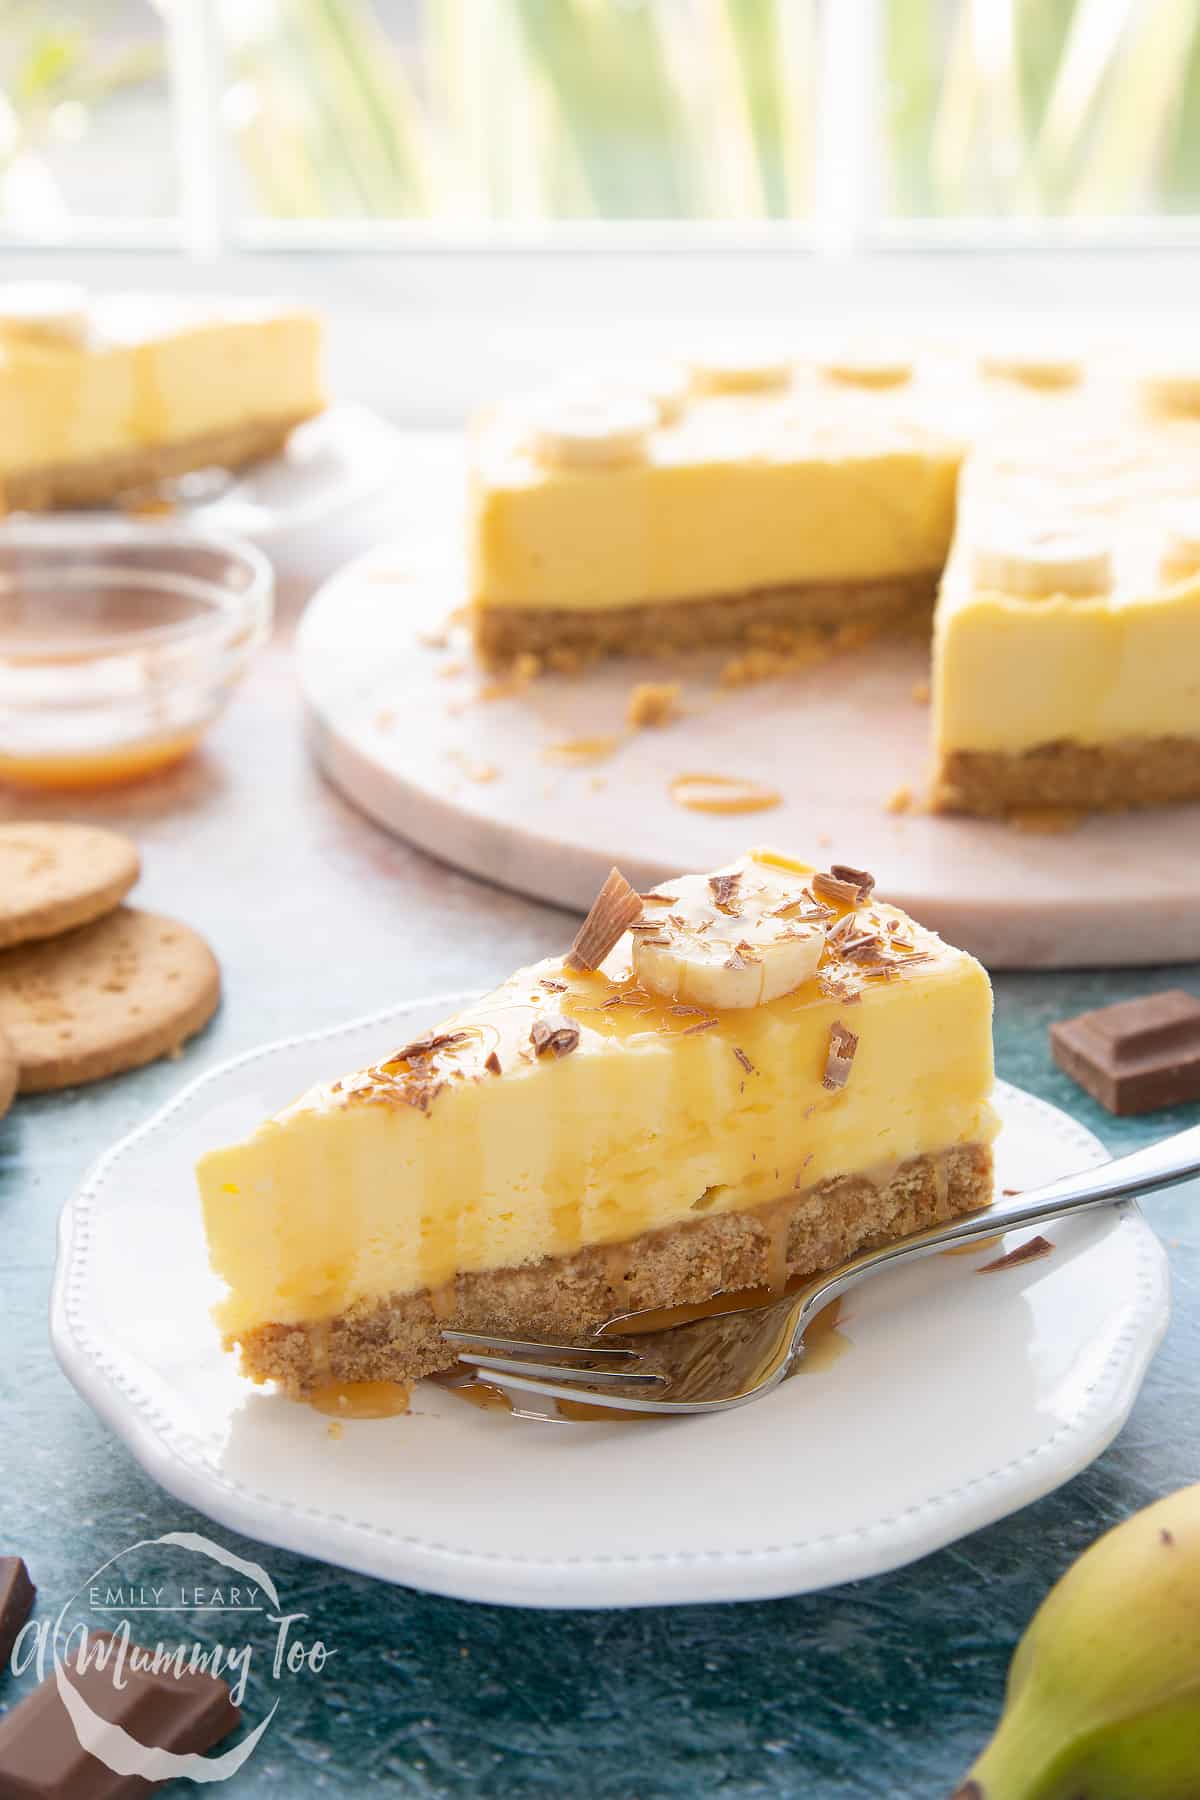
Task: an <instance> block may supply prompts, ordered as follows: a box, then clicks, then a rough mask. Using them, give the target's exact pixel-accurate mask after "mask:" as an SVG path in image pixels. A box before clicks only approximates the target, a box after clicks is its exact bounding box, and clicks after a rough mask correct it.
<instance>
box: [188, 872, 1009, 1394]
mask: <svg viewBox="0 0 1200 1800" xmlns="http://www.w3.org/2000/svg"><path fill="white" fill-rule="evenodd" d="M380 1052H381V1054H380V1057H379V1060H378V1061H377V1062H376V1063H374V1064H373V1065H372V1066H371V1067H369V1068H366V1069H360V1070H358V1071H357V1072H356V1073H354V1074H351V1075H345V1076H342V1077H341V1078H340V1079H336V1080H332V1081H330V1082H329V1083H327V1084H324V1085H322V1086H319V1087H316V1088H313V1089H312V1090H311V1091H310V1092H308V1093H307V1094H305V1095H303V1096H302V1097H301V1098H300V1099H299V1100H297V1101H296V1102H295V1104H294V1105H292V1106H290V1107H289V1108H287V1110H286V1111H284V1112H282V1113H279V1114H278V1115H277V1116H276V1117H274V1118H272V1119H269V1120H268V1121H267V1122H266V1123H265V1124H263V1125H262V1126H261V1127H260V1128H259V1129H258V1130H257V1131H256V1132H255V1133H254V1135H253V1136H252V1137H250V1138H248V1139H246V1140H245V1141H244V1142H242V1143H239V1144H233V1145H231V1146H229V1147H228V1148H225V1149H215V1150H213V1151H211V1152H210V1153H209V1154H208V1155H207V1156H205V1157H204V1158H203V1160H202V1161H201V1163H200V1165H199V1183H200V1191H201V1195H202V1199H203V1210H204V1222H205V1227H206V1230H207V1234H208V1244H209V1252H210V1257H211V1261H212V1266H213V1268H214V1270H215V1271H216V1273H217V1274H218V1276H220V1277H221V1278H222V1280H223V1281H224V1283H225V1294H224V1298H223V1299H222V1300H221V1302H220V1304H219V1307H218V1309H217V1321H218V1325H219V1328H220V1330H221V1332H222V1333H223V1336H224V1338H225V1341H226V1344H227V1345H228V1346H229V1347H231V1348H232V1347H233V1346H235V1345H236V1346H238V1347H240V1352H241V1359H242V1365H243V1367H244V1368H245V1370H246V1371H247V1373H248V1374H250V1375H251V1376H252V1377H254V1379H256V1380H258V1381H267V1380H274V1381H277V1382H278V1383H280V1385H281V1386H282V1387H283V1388H284V1389H285V1390H286V1391H287V1392H289V1393H291V1394H293V1395H304V1394H306V1393H308V1392H311V1391H312V1390H313V1389H316V1388H319V1387H323V1386H325V1385H327V1384H328V1383H330V1382H343V1383H345V1382H357V1381H378V1380H391V1381H411V1380H413V1379H415V1378H418V1377H420V1376H423V1375H426V1374H429V1373H431V1372H433V1371H436V1370H439V1369H443V1368H447V1367H449V1366H450V1365H451V1363H452V1362H453V1354H452V1352H451V1351H449V1350H448V1349H447V1347H446V1345H445V1343H444V1342H443V1340H442V1337H441V1332H442V1329H443V1327H445V1326H448V1325H453V1326H460V1327H466V1328H470V1329H478V1330H490V1331H496V1332H503V1333H507V1334H510V1335H516V1336H522V1335H526V1336H528V1335H531V1334H532V1335H542V1334H544V1335H547V1336H549V1337H552V1338H558V1339H573V1340H579V1339H582V1338H584V1337H586V1335H587V1334H588V1333H589V1332H591V1331H592V1330H594V1329H595V1328H596V1327H597V1326H598V1325H601V1324H603V1323H604V1322H605V1321H606V1320H608V1319H610V1318H612V1317H614V1316H615V1315H617V1314H623V1313H629V1312H635V1311H643V1310H646V1309H651V1308H661V1307H671V1306H677V1305H684V1304H690V1303H693V1302H699V1301H703V1300H706V1299H708V1298H709V1297H710V1296H712V1295H713V1294H716V1293H718V1292H721V1291H724V1290H738V1289H743V1288H751V1287H760V1286H764V1285H765V1286H767V1287H769V1288H772V1289H779V1288H781V1287H782V1286H783V1285H784V1284H785V1283H786V1282H787V1281H788V1280H789V1279H790V1278H791V1277H793V1276H796V1275H807V1274H812V1273H814V1272H815V1271H817V1270H819V1269H822V1268H825V1267H828V1266H830V1265H832V1264H835V1263H837V1262H840V1261H841V1260H842V1259H844V1258H845V1257H846V1256H848V1255H850V1254H852V1253H853V1252H854V1251H856V1250H858V1249H861V1248H862V1247H863V1246H865V1245H868V1244H877V1243H881V1242H884V1241H886V1240H888V1239H890V1238H894V1237H899V1236H901V1235H904V1234H906V1233H908V1232H911V1231H914V1230H917V1229H918V1228H920V1227H921V1226H924V1225H928V1224H931V1223H933V1222H934V1221H935V1220H942V1219H946V1218H948V1217H950V1216H952V1215H954V1214H956V1213H961V1212H968V1211H971V1210H972V1209H974V1208H976V1207H980V1206H983V1205H985V1204H987V1203H988V1202H989V1201H990V1199H991V1194H992V1160H991V1143H992V1139H993V1136H994V1134H995V1131H996V1118H995V1115H994V1113H993V1110H992V1106H991V1103H990V1095H991V1089H992V1040H991V990H990V987H989V984H988V979H987V976H986V974H985V973H984V971H983V969H982V968H981V967H980V965H979V964H978V963H977V962H975V961H974V960H973V959H972V958H971V957H969V956H967V955H965V954H964V953H963V952H962V951H960V950H955V949H952V948H951V947H950V946H949V945H947V944H944V943H942V941H941V940H940V939H939V938H938V937H936V936H935V935H934V934H933V933H932V932H929V931H925V930H923V929H922V928H921V927H920V926H918V925H916V924H914V923H913V921H912V920H911V919H909V918H907V917H905V915H904V914H903V913H901V912H899V911H898V910H897V909H896V908H895V907H893V906H889V905H887V904H886V903H884V902H881V901H877V900H876V899H875V897H874V894H873V891H872V883H871V878H870V876H869V875H867V874H865V873H864V872H862V871H859V870H853V869H841V868H839V869H835V870H834V871H833V872H832V873H831V874H820V873H817V872H815V871H814V870H812V869H811V868H809V867H808V866H807V865H806V864H803V863H798V862H794V861H791V860H790V859H788V858H786V857H782V856H779V855H776V854H775V853H773V852H770V851H763V850H759V851H755V852H752V853H751V854H750V855H748V856H745V857H743V858H741V859H740V860H739V861H738V862H736V863H734V864H733V865H732V866H731V867H730V868H728V869H725V870H722V871H720V872H719V873H717V874H715V875H713V876H711V877H703V876H690V877H681V878H679V879H678V880H676V881H673V882H668V883H666V884H664V885H663V887H662V888H660V889H657V890H655V891H654V892H653V893H651V894H649V895H646V896H640V895H636V894H634V893H633V892H632V890H631V889H630V888H629V887H628V886H627V884H626V883H625V882H624V881H623V880H622V878H621V877H620V876H619V875H617V874H616V872H615V871H614V874H613V875H612V876H611V877H610V879H609V881H608V883H606V885H605V889H604V891H603V893H602V894H601V896H600V898H599V900H598V901H597V903H596V905H595V907H593V909H592V912H591V914H589V917H588V920H587V921H586V922H585V924H584V926H583V928H582V929H581V931H580V934H579V936H578V937H577V938H576V940H575V945H574V946H573V948H572V950H571V951H570V952H568V953H567V955H565V956H562V955H559V956H552V957H549V958H547V959H546V960H545V961H544V962H541V963H537V964H535V965H534V966H533V967H532V968H528V969H522V970H520V971H519V972H518V973H517V974H515V975H513V976H512V977H511V978H510V979H509V980H508V981H506V982H505V983H504V984H503V985H502V986H501V987H499V988H497V989H496V991H495V992H494V993H491V994H489V995H487V996H486V997H485V998H483V999H481V1000H479V1001H477V1002H475V1003H474V1004H472V1005H471V1006H469V1007H467V1008H465V1009H464V1010H463V1011H462V1012H460V1013H458V1014H456V1015H455V1016H454V1017H453V1018H450V1019H447V1020H445V1021H444V1022H443V1023H442V1024H440V1025H439V1026H438V1027H437V1028H436V1029H435V1030H433V1031H431V1032H429V1033H428V1034H427V1035H425V1036H423V1037H421V1038H419V1039H417V1040H416V1041H414V1042H412V1043H408V1044H402V1045H381V1046H380Z"/></svg>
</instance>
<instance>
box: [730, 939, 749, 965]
mask: <svg viewBox="0 0 1200 1800" xmlns="http://www.w3.org/2000/svg"><path fill="white" fill-rule="evenodd" d="M725 967H726V968H727V969H748V968H749V967H750V964H749V962H748V961H747V960H746V958H745V957H744V956H743V955H742V947H741V945H740V944H738V945H737V946H736V947H735V948H734V949H733V950H731V951H730V953H729V959H728V961H727V962H726V964H725Z"/></svg>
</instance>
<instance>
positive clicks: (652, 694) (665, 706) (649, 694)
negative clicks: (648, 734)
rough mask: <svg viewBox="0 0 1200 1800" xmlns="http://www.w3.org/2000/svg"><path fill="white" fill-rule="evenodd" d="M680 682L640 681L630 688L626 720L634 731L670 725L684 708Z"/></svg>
mask: <svg viewBox="0 0 1200 1800" xmlns="http://www.w3.org/2000/svg"><path fill="white" fill-rule="evenodd" d="M679 692H680V684H679V682H677V681H639V682H638V683H637V685H636V687H633V688H631V689H630V692H629V700H628V703H627V704H626V707H625V722H626V724H628V725H630V726H631V727H632V728H633V730H634V731H642V730H644V729H645V728H646V727H647V726H650V727H656V726H660V725H669V724H670V723H671V721H672V719H677V718H678V717H679V715H680V711H681V710H682V709H681V707H680V705H679Z"/></svg>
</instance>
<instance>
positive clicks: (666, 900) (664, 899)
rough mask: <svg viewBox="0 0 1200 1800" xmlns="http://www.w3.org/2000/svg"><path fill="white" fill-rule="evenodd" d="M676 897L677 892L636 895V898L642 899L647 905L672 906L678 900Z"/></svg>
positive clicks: (677, 896)
mask: <svg viewBox="0 0 1200 1800" xmlns="http://www.w3.org/2000/svg"><path fill="white" fill-rule="evenodd" d="M678 898H679V895H678V894H639V895H638V899H639V900H644V901H645V903H646V905H647V906H674V904H675V902H676V901H677V900H678Z"/></svg>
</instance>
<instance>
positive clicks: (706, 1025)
mask: <svg viewBox="0 0 1200 1800" xmlns="http://www.w3.org/2000/svg"><path fill="white" fill-rule="evenodd" d="M720 1023H721V1021H720V1019H701V1020H700V1022H699V1024H697V1025H688V1026H687V1027H686V1028H685V1029H684V1031H683V1032H682V1034H681V1035H682V1036H683V1037H691V1035H692V1033H693V1032H694V1031H711V1030H712V1028H713V1026H714V1025H719V1024H720Z"/></svg>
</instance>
